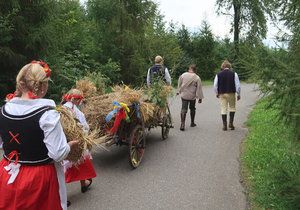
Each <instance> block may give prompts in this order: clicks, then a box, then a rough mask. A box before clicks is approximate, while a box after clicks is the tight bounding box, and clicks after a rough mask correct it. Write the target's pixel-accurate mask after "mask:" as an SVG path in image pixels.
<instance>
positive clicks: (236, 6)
mask: <svg viewBox="0 0 300 210" xmlns="http://www.w3.org/2000/svg"><path fill="white" fill-rule="evenodd" d="M233 10H234V25H233V28H234V38H233V40H234V50H235V52H234V61H236V60H237V59H238V55H239V42H240V22H241V2H240V0H234V1H233Z"/></svg>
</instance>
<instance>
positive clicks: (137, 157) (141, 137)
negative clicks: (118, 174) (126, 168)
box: [128, 125, 146, 169]
mask: <svg viewBox="0 0 300 210" xmlns="http://www.w3.org/2000/svg"><path fill="white" fill-rule="evenodd" d="M128 146H129V162H130V165H131V166H132V167H133V168H134V169H135V168H137V167H138V166H139V164H140V163H141V161H142V158H143V156H144V152H145V146H146V137H145V131H144V128H143V127H142V126H141V125H136V126H135V128H134V129H133V130H132V132H131V135H130V140H129V145H128Z"/></svg>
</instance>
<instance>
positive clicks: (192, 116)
mask: <svg viewBox="0 0 300 210" xmlns="http://www.w3.org/2000/svg"><path fill="white" fill-rule="evenodd" d="M195 115H196V112H191V127H196V126H197V125H196V124H195Z"/></svg>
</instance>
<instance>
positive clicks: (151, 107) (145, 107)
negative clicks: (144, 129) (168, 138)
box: [140, 102, 156, 123]
mask: <svg viewBox="0 0 300 210" xmlns="http://www.w3.org/2000/svg"><path fill="white" fill-rule="evenodd" d="M140 111H141V115H142V118H143V120H144V122H145V123H148V122H149V121H151V120H152V119H153V118H154V116H155V112H156V106H155V104H153V103H149V102H141V104H140Z"/></svg>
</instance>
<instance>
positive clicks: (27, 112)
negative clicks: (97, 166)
mask: <svg viewBox="0 0 300 210" xmlns="http://www.w3.org/2000/svg"><path fill="white" fill-rule="evenodd" d="M50 73H51V70H50V69H49V67H48V65H47V64H46V63H45V62H42V61H33V62H31V63H29V64H27V65H25V66H24V67H23V68H22V69H21V71H20V72H19V74H18V76H17V79H16V83H17V87H16V88H17V89H16V92H15V93H14V94H9V95H8V97H7V103H6V104H5V105H4V106H3V107H2V108H1V111H0V135H1V139H0V145H2V147H3V150H4V155H3V157H4V158H3V159H2V161H1V162H0V195H1V196H0V209H6V210H16V209H22V210H25V209H27V210H29V209H30V210H40V209H43V210H56V209H64V210H65V209H67V192H66V186H65V182H64V179H65V177H64V171H63V166H62V164H61V163H60V162H61V161H62V160H64V159H65V158H67V156H68V154H69V152H70V150H72V149H76V147H78V141H71V142H69V143H67V140H66V136H65V134H64V132H63V129H62V126H61V124H60V115H59V113H58V112H56V111H55V109H54V107H55V103H54V101H52V100H49V99H42V98H43V97H44V96H45V94H46V92H47V89H48V81H49V80H50Z"/></svg>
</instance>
